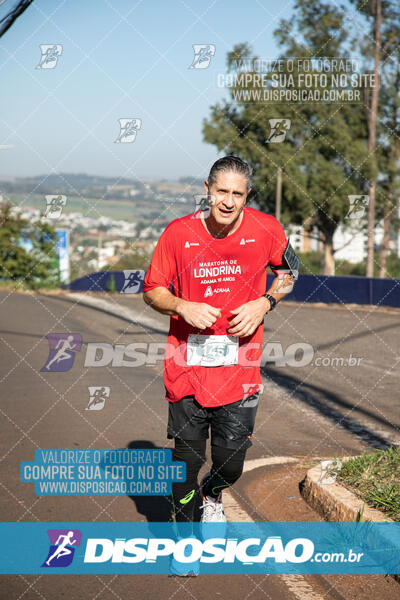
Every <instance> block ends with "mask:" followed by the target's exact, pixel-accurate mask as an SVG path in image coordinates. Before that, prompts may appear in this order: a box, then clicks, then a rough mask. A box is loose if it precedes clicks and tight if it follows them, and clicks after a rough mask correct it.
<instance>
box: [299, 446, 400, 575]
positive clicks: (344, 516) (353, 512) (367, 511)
mask: <svg viewBox="0 0 400 600" xmlns="http://www.w3.org/2000/svg"><path fill="white" fill-rule="evenodd" d="M349 458H354V457H350V456H347V457H343V458H341V459H340V460H341V461H342V462H345V461H346V460H349ZM321 475H322V468H321V464H318V465H317V466H315V467H312V468H311V469H309V470H308V471H307V474H306V476H305V478H304V480H303V481H302V483H301V495H302V497H303V498H304V500H305V501H306V502H307V503H308V504H309V505H310V506H311V507H312V508H313V509H314V510H316V511H317V512H318V513H319V514H320V515H321V516H322V517H323V518H324V519H325V520H326V521H340V522H355V521H357V519H358V518H359V516H360V514H361V512H362V511H363V512H362V521H363V522H365V521H371V522H372V523H395V521H393V519H390V518H389V517H387V516H386V515H385V514H384V513H383V512H381V511H380V510H377V509H376V508H370V507H369V506H367V505H366V504H365V502H364V501H363V500H361V499H360V498H358V497H357V496H356V495H355V494H353V492H350V491H349V490H348V489H346V488H345V487H343V486H342V485H340V484H339V483H336V482H335V483H321V482H320V479H321ZM391 576H392V577H393V579H395V581H396V582H397V583H400V575H397V574H394V573H391Z"/></svg>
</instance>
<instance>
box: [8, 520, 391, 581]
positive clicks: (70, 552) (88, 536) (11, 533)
mask: <svg viewBox="0 0 400 600" xmlns="http://www.w3.org/2000/svg"><path fill="white" fill-rule="evenodd" d="M198 525H199V524H198V523H181V524H179V533H178V531H177V524H176V523H171V522H137V523H132V522H118V523H117V522H99V521H96V522H79V523H39V522H32V523H28V522H15V523H9V522H8V523H0V536H1V539H2V542H3V546H4V547H6V548H7V552H6V553H3V554H2V555H0V574H34V573H41V574H43V573H44V572H48V573H50V572H51V573H68V574H81V573H82V574H124V573H125V574H128V573H129V574H147V575H151V574H168V573H169V572H170V565H171V561H173V563H174V564H176V562H180V563H183V564H185V563H191V562H194V561H198V563H199V567H200V573H201V574H259V573H262V574H266V573H271V574H272V573H274V574H279V573H280V574H291V573H293V574H314V573H315V574H358V575H367V574H389V573H398V572H399V571H400V552H399V550H400V523H398V522H385V523H369V522H367V523H364V522H360V523H326V522H321V523H319V522H310V523H303V522H300V523H293V522H288V523H285V522H282V523H279V522H277V523H271V522H258V523H256V522H243V523H238V522H228V523H224V524H223V527H222V528H221V524H220V523H207V524H203V525H204V527H202V530H201V535H199V531H198ZM181 526H182V527H181ZM185 527H187V529H186V528H185ZM21 540H24V544H22V545H21ZM49 542H50V544H49Z"/></svg>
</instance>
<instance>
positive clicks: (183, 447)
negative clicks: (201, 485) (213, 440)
mask: <svg viewBox="0 0 400 600" xmlns="http://www.w3.org/2000/svg"><path fill="white" fill-rule="evenodd" d="M172 456H173V460H182V461H185V462H186V465H187V468H190V469H193V470H196V469H197V470H198V471H199V470H200V469H201V466H202V465H203V464H204V463H205V461H206V440H182V439H181V438H176V439H175V448H174V450H173V453H172Z"/></svg>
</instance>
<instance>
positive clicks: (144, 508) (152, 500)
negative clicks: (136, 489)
mask: <svg viewBox="0 0 400 600" xmlns="http://www.w3.org/2000/svg"><path fill="white" fill-rule="evenodd" d="M127 448H129V450H136V449H144V450H164V448H162V447H161V446H155V445H154V444H153V442H150V441H148V440H134V441H132V442H129V444H128V445H127ZM129 498H130V499H131V500H132V502H134V503H135V504H136V509H137V511H138V513H140V514H141V515H144V516H145V517H146V520H147V521H149V522H151V521H156V522H159V523H160V522H164V521H166V522H168V521H172V505H171V501H170V497H169V496H129Z"/></svg>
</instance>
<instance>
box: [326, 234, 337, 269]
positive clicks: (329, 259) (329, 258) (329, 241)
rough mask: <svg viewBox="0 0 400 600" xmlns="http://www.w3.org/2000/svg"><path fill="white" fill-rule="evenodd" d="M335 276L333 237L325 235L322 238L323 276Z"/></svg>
mask: <svg viewBox="0 0 400 600" xmlns="http://www.w3.org/2000/svg"><path fill="white" fill-rule="evenodd" d="M334 274H335V259H334V256H333V235H332V234H331V233H325V236H324V275H334Z"/></svg>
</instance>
